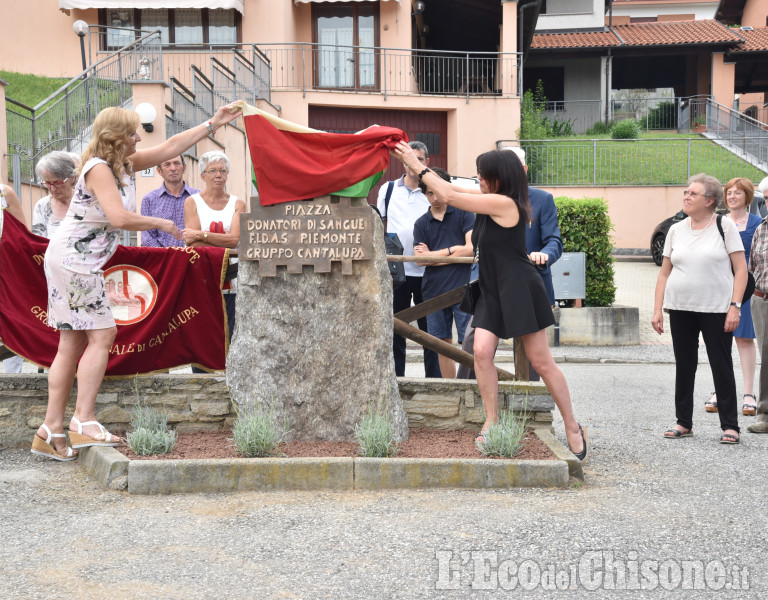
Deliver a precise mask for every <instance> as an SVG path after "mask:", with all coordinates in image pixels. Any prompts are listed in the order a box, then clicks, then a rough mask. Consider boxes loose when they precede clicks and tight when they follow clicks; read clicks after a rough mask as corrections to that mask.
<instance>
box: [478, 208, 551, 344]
mask: <svg viewBox="0 0 768 600" xmlns="http://www.w3.org/2000/svg"><path fill="white" fill-rule="evenodd" d="M478 238H479V239H478ZM478 243H479V253H480V299H479V300H478V302H477V306H476V307H475V315H474V318H473V323H474V326H475V327H476V328H477V327H479V328H481V329H487V330H488V331H490V332H491V333H493V334H494V335H497V336H498V337H500V338H502V339H508V338H511V337H517V336H520V335H525V334H526V333H534V332H536V331H539V330H540V329H544V328H545V327H549V326H550V325H553V324H554V322H555V317H554V315H553V314H552V308H551V306H550V304H549V297H548V296H547V290H546V288H545V287H544V282H543V281H542V279H541V276H540V275H539V274H538V272H537V270H536V267H535V266H533V264H532V263H531V261H530V260H529V258H528V254H527V252H526V248H525V223H524V222H523V221H522V220H521V221H519V222H518V224H517V225H515V226H514V227H502V226H501V225H499V224H498V223H496V221H494V220H493V219H492V218H491V217H489V216H488V215H477V220H476V222H475V227H474V230H473V231H472V244H473V245H474V246H475V247H478Z"/></svg>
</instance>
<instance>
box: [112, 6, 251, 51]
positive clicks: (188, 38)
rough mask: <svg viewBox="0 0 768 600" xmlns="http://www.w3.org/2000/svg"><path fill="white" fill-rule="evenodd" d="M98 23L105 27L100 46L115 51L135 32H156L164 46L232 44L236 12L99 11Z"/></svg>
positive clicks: (237, 26) (237, 19)
mask: <svg viewBox="0 0 768 600" xmlns="http://www.w3.org/2000/svg"><path fill="white" fill-rule="evenodd" d="M99 23H100V24H101V25H102V26H103V27H106V37H105V39H104V40H103V42H102V46H106V49H115V48H120V47H121V46H125V45H126V44H129V43H131V42H132V41H134V40H135V39H136V30H139V29H141V30H144V31H154V30H155V29H159V30H160V35H161V38H162V43H163V44H164V45H167V44H178V45H185V44H236V43H237V41H238V39H239V38H240V32H239V29H240V13H239V12H237V11H236V10H222V9H215V10H214V9H208V8H203V9H193V8H177V9H172V8H160V9H138V8H127V9H125V8H102V9H100V10H99Z"/></svg>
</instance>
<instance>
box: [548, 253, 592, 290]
mask: <svg viewBox="0 0 768 600" xmlns="http://www.w3.org/2000/svg"><path fill="white" fill-rule="evenodd" d="M585 257H586V255H585V254H584V252H563V254H562V256H561V257H560V259H559V260H558V261H557V262H556V263H555V264H553V265H552V266H551V267H550V269H551V271H552V285H553V286H554V288H555V299H556V300H576V299H579V298H580V299H584V298H586V297H587V267H586V258H585Z"/></svg>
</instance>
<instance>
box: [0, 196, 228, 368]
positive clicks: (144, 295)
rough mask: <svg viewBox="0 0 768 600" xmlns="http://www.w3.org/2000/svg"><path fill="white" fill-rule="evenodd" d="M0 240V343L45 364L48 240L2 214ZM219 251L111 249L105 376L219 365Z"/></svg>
mask: <svg viewBox="0 0 768 600" xmlns="http://www.w3.org/2000/svg"><path fill="white" fill-rule="evenodd" d="M3 213H4V215H3V216H4V223H3V232H2V238H0V340H2V342H3V343H4V344H5V345H6V346H7V347H8V348H9V349H10V350H13V351H14V352H15V353H16V354H19V355H20V356H23V357H24V358H26V359H28V360H30V361H32V362H34V363H37V364H38V365H40V366H43V367H50V365H51V362H52V361H53V358H54V356H55V355H56V349H57V347H58V343H59V332H58V331H57V330H55V329H53V328H51V327H49V326H48V325H47V323H46V320H47V314H46V313H47V309H48V287H47V284H46V280H45V273H44V271H43V256H44V254H45V250H46V248H47V247H48V240H47V239H46V238H43V237H39V236H36V235H34V234H32V233H30V232H29V231H27V229H26V228H25V227H24V226H23V225H22V224H21V223H20V222H19V221H17V220H16V219H15V218H13V217H12V216H11V215H9V213H8V211H3ZM227 257H228V251H227V250H226V249H224V248H209V247H206V248H137V247H132V246H118V249H117V251H116V252H115V255H114V256H113V257H112V259H111V260H110V261H109V262H108V263H107V265H106V266H105V269H104V279H105V281H106V286H107V293H108V297H109V301H110V303H111V305H112V312H113V314H114V316H115V321H116V323H117V337H116V339H115V344H114V345H113V346H112V349H111V350H110V357H109V363H108V364H107V375H108V376H109V375H112V376H115V375H118V376H126V375H135V374H138V373H147V372H150V371H157V370H167V369H169V368H172V367H178V366H181V365H186V364H190V363H191V364H196V365H198V366H201V367H206V368H208V369H224V366H225V359H226V352H227V336H226V334H225V331H227V327H226V316H225V314H226V313H225V311H224V303H223V299H222V295H221V286H222V282H223V279H224V272H225V270H226V266H227Z"/></svg>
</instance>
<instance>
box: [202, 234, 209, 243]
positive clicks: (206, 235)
mask: <svg viewBox="0 0 768 600" xmlns="http://www.w3.org/2000/svg"><path fill="white" fill-rule="evenodd" d="M203 241H204V242H206V243H207V242H208V232H207V231H206V232H204V233H203Z"/></svg>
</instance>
